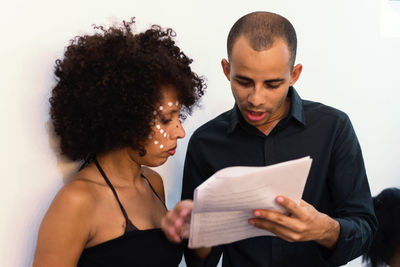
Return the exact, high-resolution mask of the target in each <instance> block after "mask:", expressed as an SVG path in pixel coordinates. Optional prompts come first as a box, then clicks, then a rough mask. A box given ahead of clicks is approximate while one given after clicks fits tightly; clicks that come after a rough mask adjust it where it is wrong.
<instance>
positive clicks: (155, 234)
mask: <svg viewBox="0 0 400 267" xmlns="http://www.w3.org/2000/svg"><path fill="white" fill-rule="evenodd" d="M132 25H134V21H133V20H131V21H130V22H123V25H122V26H113V27H110V28H104V27H95V29H96V33H95V34H93V35H84V36H78V37H75V38H74V39H73V40H71V43H70V44H69V46H68V47H67V49H66V51H65V54H64V57H63V58H62V59H59V60H57V61H56V66H55V76H56V85H55V87H54V88H53V90H52V94H51V98H50V105H51V107H50V116H51V121H52V124H53V126H54V131H55V133H56V135H57V136H58V138H59V140H60V150H61V153H62V154H63V155H65V156H66V157H68V158H69V159H71V160H74V161H82V162H84V164H83V165H82V167H81V169H80V170H79V171H78V172H77V173H76V175H75V176H74V177H73V179H72V180H71V181H70V182H68V183H67V184H65V185H64V186H63V187H62V188H61V190H60V191H59V192H58V193H57V195H56V197H55V198H54V200H53V202H52V203H51V206H50V207H49V209H48V211H47V213H46V215H45V217H44V218H43V221H42V223H41V226H40V230H39V235H38V241H37V247H36V253H35V258H34V263H33V266H35V267H39V266H46V267H47V266H59V267H60V266H96V267H100V266H116V267H118V266H178V264H179V262H180V261H181V258H182V247H181V246H180V245H175V244H172V243H169V242H168V241H167V239H166V238H165V236H164V234H163V232H162V231H161V230H160V226H161V219H162V217H163V216H164V215H165V213H166V212H167V209H166V206H165V204H164V203H165V194H164V187H163V182H162V179H161V177H160V175H159V174H158V173H157V172H155V171H154V170H151V169H150V168H149V167H154V166H159V165H161V164H163V163H164V162H165V161H166V160H167V159H168V157H170V156H172V155H174V154H175V151H176V147H177V141H178V139H180V138H183V137H184V136H185V132H184V129H183V128H182V125H181V120H182V119H184V118H185V117H186V116H187V114H190V112H191V111H192V107H193V106H194V105H196V104H197V102H198V101H199V99H200V97H201V96H202V95H203V94H204V90H205V84H204V81H203V79H202V78H201V77H199V76H197V75H196V74H195V73H193V72H192V70H191V68H190V64H191V63H192V60H191V59H190V58H188V57H187V56H186V55H185V54H184V53H183V52H182V51H181V50H180V48H179V47H178V46H176V44H175V42H174V40H173V39H174V36H175V33H174V31H173V30H171V29H163V28H161V27H159V26H157V25H153V26H152V27H150V28H149V29H148V30H146V31H144V32H142V33H138V34H134V33H132V32H133V31H132V29H131V27H132Z"/></svg>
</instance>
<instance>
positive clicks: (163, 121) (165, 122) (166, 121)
mask: <svg viewBox="0 0 400 267" xmlns="http://www.w3.org/2000/svg"><path fill="white" fill-rule="evenodd" d="M170 122H171V119H163V118H161V123H162V124H164V125H165V124H168V123H170Z"/></svg>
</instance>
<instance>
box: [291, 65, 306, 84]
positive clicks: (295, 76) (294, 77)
mask: <svg viewBox="0 0 400 267" xmlns="http://www.w3.org/2000/svg"><path fill="white" fill-rule="evenodd" d="M302 70H303V66H302V65H301V64H297V65H296V66H294V67H293V69H292V74H291V75H290V84H289V85H290V86H293V85H294V84H295V83H296V82H297V80H298V79H299V77H300V74H301V71H302Z"/></svg>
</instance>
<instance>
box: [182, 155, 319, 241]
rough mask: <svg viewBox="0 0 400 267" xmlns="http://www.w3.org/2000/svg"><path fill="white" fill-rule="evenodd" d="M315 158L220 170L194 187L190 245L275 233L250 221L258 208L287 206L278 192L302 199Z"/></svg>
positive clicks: (280, 208) (279, 208) (298, 199)
mask: <svg viewBox="0 0 400 267" xmlns="http://www.w3.org/2000/svg"><path fill="white" fill-rule="evenodd" d="M311 162H312V159H311V158H310V157H304V158H301V159H297V160H291V161H286V162H282V163H279V164H275V165H270V166H266V167H240V166H236V167H228V168H225V169H222V170H219V171H218V172H216V173H215V174H214V175H212V176H211V177H210V178H209V179H207V180H206V181H205V182H204V183H202V184H201V185H200V186H198V187H197V188H196V189H195V191H194V199H193V201H194V205H193V211H192V217H191V223H190V235H189V247H190V248H198V247H209V246H215V245H220V244H226V243H231V242H234V241H238V240H242V239H246V238H250V237H255V236H262V235H273V234H272V233H271V232H268V231H266V230H261V229H258V228H255V227H254V226H252V225H250V224H249V223H248V219H250V218H252V217H254V216H253V215H252V212H253V210H254V209H271V210H277V211H280V212H285V210H284V209H283V208H282V207H281V206H279V205H278V204H276V203H275V197H276V196H277V195H284V196H287V197H289V198H291V199H293V200H294V201H296V202H297V203H299V202H300V199H301V196H302V194H303V190H304V186H305V183H306V180H307V176H308V173H309V170H310V167H311Z"/></svg>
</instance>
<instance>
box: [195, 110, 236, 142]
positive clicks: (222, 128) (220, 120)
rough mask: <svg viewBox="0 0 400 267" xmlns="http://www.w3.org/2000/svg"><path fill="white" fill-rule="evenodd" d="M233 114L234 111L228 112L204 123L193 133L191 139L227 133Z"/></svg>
mask: <svg viewBox="0 0 400 267" xmlns="http://www.w3.org/2000/svg"><path fill="white" fill-rule="evenodd" d="M231 114H232V110H228V111H225V112H223V113H221V114H219V115H218V116H216V117H215V118H213V119H211V120H209V121H208V122H206V123H204V124H203V125H201V126H200V127H199V128H197V129H196V130H195V131H194V132H193V135H192V137H191V139H194V138H201V137H203V136H204V135H207V136H208V135H210V134H211V135H212V134H218V133H224V132H226V131H227V130H228V127H229V126H230V124H231Z"/></svg>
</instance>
